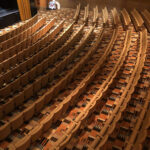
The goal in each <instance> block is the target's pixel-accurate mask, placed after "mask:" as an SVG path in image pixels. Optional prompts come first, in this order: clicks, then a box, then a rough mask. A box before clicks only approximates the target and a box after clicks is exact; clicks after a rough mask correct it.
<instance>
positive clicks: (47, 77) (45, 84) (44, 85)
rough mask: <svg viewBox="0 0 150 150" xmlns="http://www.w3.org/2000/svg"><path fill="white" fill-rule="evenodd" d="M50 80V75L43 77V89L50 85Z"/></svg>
mask: <svg viewBox="0 0 150 150" xmlns="http://www.w3.org/2000/svg"><path fill="white" fill-rule="evenodd" d="M48 80H49V74H48V73H47V74H45V75H44V76H42V79H41V82H42V83H41V84H42V88H45V87H46V86H47V84H48Z"/></svg>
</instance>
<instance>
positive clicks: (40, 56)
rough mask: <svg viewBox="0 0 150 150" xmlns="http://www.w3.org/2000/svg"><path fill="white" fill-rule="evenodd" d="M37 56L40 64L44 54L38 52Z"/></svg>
mask: <svg viewBox="0 0 150 150" xmlns="http://www.w3.org/2000/svg"><path fill="white" fill-rule="evenodd" d="M38 55H39V57H38V59H39V62H41V61H42V60H43V59H44V53H43V51H40V52H39V53H38Z"/></svg>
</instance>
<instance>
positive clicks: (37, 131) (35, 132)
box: [29, 125, 43, 143]
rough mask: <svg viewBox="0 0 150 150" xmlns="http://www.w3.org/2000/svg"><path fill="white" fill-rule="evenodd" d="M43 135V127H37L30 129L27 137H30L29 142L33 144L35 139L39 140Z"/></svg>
mask: <svg viewBox="0 0 150 150" xmlns="http://www.w3.org/2000/svg"><path fill="white" fill-rule="evenodd" d="M42 133H43V125H38V126H36V127H35V128H34V129H32V130H31V131H30V132H29V135H30V136H31V142H32V143H33V142H35V141H36V140H37V139H39V138H40V137H41V136H42Z"/></svg>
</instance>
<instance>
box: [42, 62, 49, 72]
mask: <svg viewBox="0 0 150 150" xmlns="http://www.w3.org/2000/svg"><path fill="white" fill-rule="evenodd" d="M42 65H43V71H46V70H47V69H48V59H45V60H44V61H43V62H42Z"/></svg>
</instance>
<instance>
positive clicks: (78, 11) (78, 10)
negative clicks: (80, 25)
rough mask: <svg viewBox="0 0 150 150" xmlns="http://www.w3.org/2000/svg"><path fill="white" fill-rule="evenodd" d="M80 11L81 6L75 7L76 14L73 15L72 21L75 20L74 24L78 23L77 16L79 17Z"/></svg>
mask: <svg viewBox="0 0 150 150" xmlns="http://www.w3.org/2000/svg"><path fill="white" fill-rule="evenodd" d="M80 9H81V4H79V5H77V9H76V13H75V15H74V17H73V19H74V20H75V23H77V22H78V19H79V15H80Z"/></svg>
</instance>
